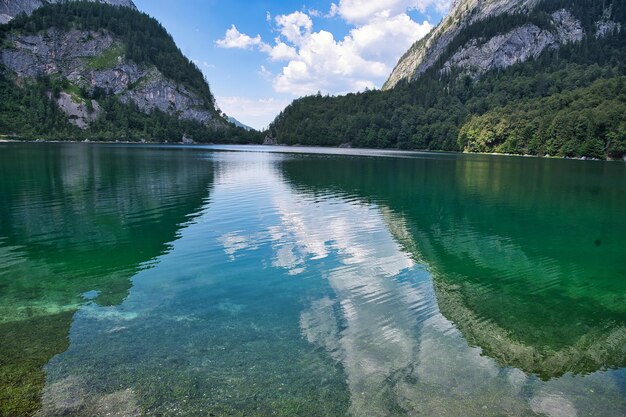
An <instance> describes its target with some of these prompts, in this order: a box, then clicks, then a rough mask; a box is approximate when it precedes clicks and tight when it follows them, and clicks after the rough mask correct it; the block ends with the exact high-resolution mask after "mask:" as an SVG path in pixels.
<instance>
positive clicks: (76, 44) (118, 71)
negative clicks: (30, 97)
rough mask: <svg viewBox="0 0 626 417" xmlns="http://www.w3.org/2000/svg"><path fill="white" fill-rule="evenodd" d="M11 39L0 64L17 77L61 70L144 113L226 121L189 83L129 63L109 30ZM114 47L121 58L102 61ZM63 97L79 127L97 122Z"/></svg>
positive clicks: (0, 53)
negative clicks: (136, 107) (158, 112)
mask: <svg viewBox="0 0 626 417" xmlns="http://www.w3.org/2000/svg"><path fill="white" fill-rule="evenodd" d="M8 41H9V43H10V44H12V47H9V48H4V49H2V50H1V51H0V63H1V64H3V65H4V66H6V67H7V68H8V69H9V70H11V71H13V73H14V74H15V76H16V77H17V78H18V79H28V78H36V77H39V76H43V75H53V74H58V75H60V76H62V77H64V78H67V79H68V80H69V81H70V82H71V83H72V84H74V85H75V86H77V87H81V88H84V89H86V90H88V91H91V92H93V91H94V90H95V89H96V88H98V89H100V90H102V91H104V92H105V93H106V94H114V95H116V96H118V97H119V98H120V100H121V101H122V102H123V103H131V102H132V103H135V104H136V105H137V106H138V107H139V109H140V110H141V111H143V112H145V113H150V112H152V111H153V110H155V109H158V110H161V111H163V112H165V113H168V114H170V115H173V116H176V117H178V118H180V119H184V120H192V121H197V122H200V123H203V124H205V125H219V124H221V123H220V121H219V120H217V118H216V117H215V116H214V114H213V113H212V112H210V111H209V110H207V108H206V105H205V103H204V102H203V100H202V99H200V98H199V97H197V96H196V95H194V94H193V93H192V92H190V91H188V90H187V89H186V88H185V87H184V86H182V85H178V84H177V83H175V82H173V81H171V80H169V79H167V78H166V77H165V76H163V74H161V73H160V72H159V71H158V70H157V69H156V68H154V67H142V66H139V65H137V64H135V63H134V62H130V61H127V60H126V59H125V58H124V56H123V55H122V52H121V51H122V48H120V44H119V42H118V41H116V40H115V38H114V37H113V36H111V35H110V34H106V33H99V32H82V31H77V30H72V31H67V32H64V31H60V30H57V29H50V30H48V31H47V32H46V33H44V34H41V35H29V36H16V35H12V36H9V38H8ZM111 48H117V49H119V51H120V52H119V56H117V57H116V58H115V56H114V55H113V56H114V57H113V58H112V59H111V60H110V62H104V63H103V62H100V61H98V60H97V58H98V57H101V56H102V54H103V53H104V52H110V50H111ZM113 51H115V49H113ZM107 55H110V54H107ZM70 98H71V97H70ZM59 100H60V101H59V102H58V104H59V106H60V107H61V108H62V109H63V110H64V111H65V112H66V113H67V114H68V115H69V116H70V118H71V119H72V121H73V123H74V124H76V125H77V126H79V127H81V128H85V127H87V125H88V124H89V123H90V122H92V121H94V120H95V118H94V117H92V116H93V114H89V115H87V114H86V113H85V112H84V111H83V110H85V109H82V108H79V106H77V105H76V106H75V105H73V104H71V103H70V101H71V100H69V99H68V97H65V96H62V99H59ZM74 104H76V103H74ZM94 107H95V106H94ZM98 113H99V112H98V111H96V112H95V114H96V115H97V114H98Z"/></svg>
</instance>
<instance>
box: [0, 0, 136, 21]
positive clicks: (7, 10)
mask: <svg viewBox="0 0 626 417" xmlns="http://www.w3.org/2000/svg"><path fill="white" fill-rule="evenodd" d="M65 1H72V0H0V24H3V23H7V22H9V21H11V20H12V19H13V18H14V17H16V16H17V15H19V14H21V13H26V14H27V15H29V14H31V13H32V12H34V11H35V10H37V9H39V8H40V7H42V6H45V5H46V4H54V3H63V2H65ZM87 1H92V2H97V3H103V4H110V5H111V6H122V7H130V8H132V9H136V7H135V4H134V3H133V2H132V0H87Z"/></svg>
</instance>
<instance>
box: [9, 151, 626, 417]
mask: <svg viewBox="0 0 626 417" xmlns="http://www.w3.org/2000/svg"><path fill="white" fill-rule="evenodd" d="M268 150H269V151H272V152H268ZM0 174H1V176H0V199H1V201H0V202H1V204H0V260H1V262H0V340H1V341H2V343H0V415H3V416H4V415H7V416H14V415H33V414H36V415H38V416H60V415H78V416H105V415H123V416H135V415H137V416H139V415H148V416H156V415H168V416H176V415H179V416H195V415H197V416H206V415H242V416H254V415H258V416H266V415H283V416H295V415H299V416H317V415H324V416H337V415H353V416H395V415H408V416H414V415H427V416H460V415H463V416H501V415H514V416H532V415H543V416H546V415H547V416H550V417H555V416H622V415H626V262H625V260H626V216H625V215H624V212H625V210H626V166H625V165H624V164H620V163H605V162H588V161H586V162H582V161H562V160H544V159H536V158H513V157H494V156H472V155H450V154H436V153H401V152H378V151H352V150H323V149H297V148H289V149H284V148H265V147H223V146H222V147H219V146H214V147H158V146H154V147H149V146H121V145H120V146H114V145H86V144H73V145H60V144H59V145H55V144H45V145H25V144H2V145H0Z"/></svg>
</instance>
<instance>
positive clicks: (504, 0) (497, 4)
mask: <svg viewBox="0 0 626 417" xmlns="http://www.w3.org/2000/svg"><path fill="white" fill-rule="evenodd" d="M538 2H539V0H455V1H454V2H453V4H452V6H451V8H450V12H449V13H448V15H447V16H446V17H445V18H444V19H443V21H442V22H441V23H440V24H439V25H437V27H436V28H435V29H433V30H432V31H431V32H430V33H429V34H428V35H426V36H425V37H424V38H423V39H421V40H419V41H418V42H416V43H415V44H414V45H413V46H412V47H411V49H409V50H408V52H407V53H405V54H404V55H403V56H402V58H400V61H399V62H398V64H397V65H396V67H395V69H394V70H393V72H392V73H391V75H390V76H389V79H388V80H387V82H386V83H385V85H384V86H383V89H384V90H388V89H390V88H393V87H395V85H396V84H398V82H400V81H402V80H409V81H410V80H412V79H414V78H415V77H417V76H419V75H421V74H422V73H424V71H426V70H427V69H428V68H430V67H431V66H432V65H433V64H434V63H435V62H437V60H438V59H439V57H441V55H442V54H443V52H444V51H445V50H446V47H447V46H448V45H449V44H450V42H452V40H453V39H454V38H455V37H456V35H458V34H459V33H460V32H461V30H463V29H464V28H466V27H467V26H469V25H471V24H472V23H474V22H477V21H480V20H483V19H485V18H487V17H490V16H497V15H500V14H504V13H519V12H523V11H528V10H530V9H532V7H534V6H535V5H536V4H537V3H538Z"/></svg>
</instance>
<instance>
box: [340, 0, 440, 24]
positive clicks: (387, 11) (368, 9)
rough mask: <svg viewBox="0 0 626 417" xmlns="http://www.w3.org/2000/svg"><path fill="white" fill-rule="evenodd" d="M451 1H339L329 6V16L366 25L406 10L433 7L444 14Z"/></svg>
mask: <svg viewBox="0 0 626 417" xmlns="http://www.w3.org/2000/svg"><path fill="white" fill-rule="evenodd" d="M450 3H451V0H340V1H339V4H335V3H333V4H332V5H331V9H330V10H331V14H333V15H339V16H341V17H342V18H343V19H345V20H346V21H347V22H350V23H353V24H363V23H367V22H369V21H370V19H372V18H373V17H377V16H378V17H379V16H384V15H386V16H394V15H398V14H401V13H405V12H406V11H407V10H419V11H421V12H425V11H426V10H427V9H428V8H429V7H434V8H435V9H437V10H438V11H440V12H445V11H446V10H447V9H448V8H449V7H450Z"/></svg>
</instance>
